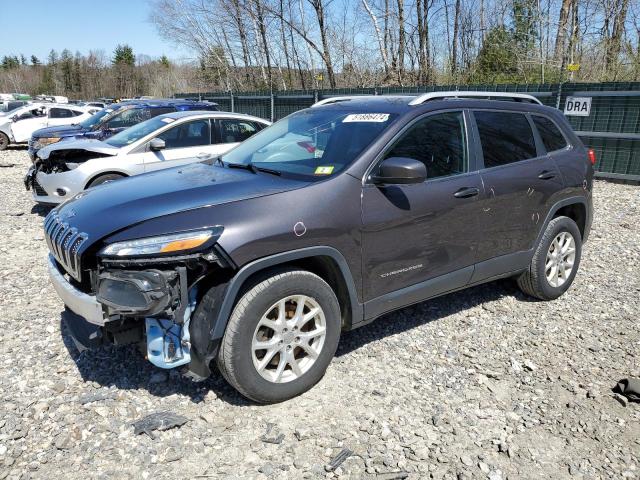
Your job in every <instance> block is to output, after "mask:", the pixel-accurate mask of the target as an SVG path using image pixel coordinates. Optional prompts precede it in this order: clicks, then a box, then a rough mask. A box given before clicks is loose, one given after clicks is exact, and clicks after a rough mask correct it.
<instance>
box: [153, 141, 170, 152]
mask: <svg viewBox="0 0 640 480" xmlns="http://www.w3.org/2000/svg"><path fill="white" fill-rule="evenodd" d="M166 146H167V145H166V143H165V142H164V140H162V139H161V138H154V139H153V140H151V141H150V142H149V150H151V151H152V152H159V151H160V150H164V149H165V147H166Z"/></svg>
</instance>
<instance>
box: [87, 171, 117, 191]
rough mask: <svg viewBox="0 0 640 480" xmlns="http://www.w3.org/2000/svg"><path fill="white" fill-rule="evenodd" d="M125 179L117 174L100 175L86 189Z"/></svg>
mask: <svg viewBox="0 0 640 480" xmlns="http://www.w3.org/2000/svg"><path fill="white" fill-rule="evenodd" d="M123 178H125V175H120V174H119V173H105V174H104V175H100V176H98V177H96V178H94V179H93V180H91V182H89V185H87V188H91V187H96V186H98V185H102V184H103V183H109V182H115V181H116V180H122V179H123Z"/></svg>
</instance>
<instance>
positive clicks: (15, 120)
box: [11, 115, 20, 122]
mask: <svg viewBox="0 0 640 480" xmlns="http://www.w3.org/2000/svg"><path fill="white" fill-rule="evenodd" d="M18 120H20V119H19V118H18V115H14V116H13V117H11V121H12V122H17V121H18Z"/></svg>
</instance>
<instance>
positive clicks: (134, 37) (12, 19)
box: [0, 0, 192, 61]
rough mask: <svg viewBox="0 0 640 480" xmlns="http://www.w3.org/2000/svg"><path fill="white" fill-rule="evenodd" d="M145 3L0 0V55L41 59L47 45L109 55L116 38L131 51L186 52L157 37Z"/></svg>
mask: <svg viewBox="0 0 640 480" xmlns="http://www.w3.org/2000/svg"><path fill="white" fill-rule="evenodd" d="M150 8H151V6H150V5H149V3H148V2H147V0H102V1H97V0H19V1H17V0H0V18H2V22H1V24H0V57H2V56H3V55H20V54H21V53H22V54H24V55H25V56H26V57H27V58H29V57H30V56H31V55H36V56H37V57H38V58H39V59H40V60H41V61H44V60H46V58H47V55H48V54H49V51H50V50H51V49H52V48H53V49H55V50H56V51H57V52H58V53H60V51H62V50H63V49H65V48H68V49H69V50H71V52H72V53H75V52H76V50H78V51H80V52H81V53H83V54H86V53H88V52H89V50H104V51H105V53H106V54H107V55H108V56H111V53H112V52H113V49H114V48H115V47H116V45H117V44H118V43H128V44H129V45H131V47H133V51H134V52H135V54H136V55H138V54H146V55H150V56H151V57H159V56H161V55H163V54H165V55H167V56H168V57H169V58H170V59H172V60H178V59H182V58H186V57H189V56H190V55H192V54H190V53H189V52H186V51H184V50H181V49H179V48H177V47H176V46H175V45H173V44H171V43H168V42H166V41H164V40H162V39H161V38H160V36H159V35H158V33H157V32H156V30H155V28H154V26H153V25H152V24H151V23H149V19H148V17H149V9H150Z"/></svg>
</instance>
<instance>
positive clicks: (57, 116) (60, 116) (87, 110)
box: [0, 103, 100, 150]
mask: <svg viewBox="0 0 640 480" xmlns="http://www.w3.org/2000/svg"><path fill="white" fill-rule="evenodd" d="M98 110H100V109H99V108H98V107H80V106H78V105H69V104H56V103H28V104H27V105H24V106H22V107H19V108H16V109H14V110H12V111H11V112H7V114H6V115H4V116H2V117H0V150H4V149H5V148H7V147H8V146H9V145H11V144H16V143H26V142H28V141H29V139H30V138H31V134H32V133H33V132H35V131H36V130H39V129H41V128H44V127H52V126H55V125H71V124H72V123H78V122H81V121H83V120H85V119H87V118H89V117H90V116H91V115H93V114H94V113H96V112H97V111H98Z"/></svg>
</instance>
